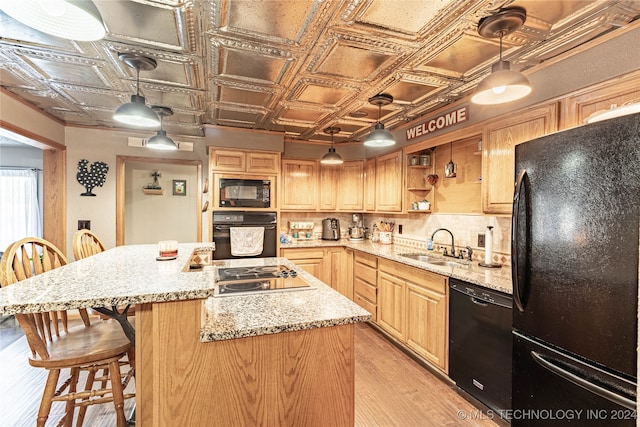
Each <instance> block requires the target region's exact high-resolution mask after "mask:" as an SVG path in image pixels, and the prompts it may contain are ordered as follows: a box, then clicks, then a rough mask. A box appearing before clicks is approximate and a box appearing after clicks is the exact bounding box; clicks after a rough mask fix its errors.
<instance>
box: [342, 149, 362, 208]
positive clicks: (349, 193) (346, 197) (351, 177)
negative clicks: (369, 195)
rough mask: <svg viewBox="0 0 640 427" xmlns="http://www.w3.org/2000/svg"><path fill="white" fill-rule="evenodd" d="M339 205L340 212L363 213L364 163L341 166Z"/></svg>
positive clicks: (358, 162)
mask: <svg viewBox="0 0 640 427" xmlns="http://www.w3.org/2000/svg"><path fill="white" fill-rule="evenodd" d="M337 189H338V191H337V196H338V197H337V199H338V200H337V205H338V210H339V211H361V210H362V209H363V206H364V163H363V162H362V160H358V161H353V162H344V163H343V164H342V165H340V166H339V174H338V187H337Z"/></svg>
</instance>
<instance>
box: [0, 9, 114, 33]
mask: <svg viewBox="0 0 640 427" xmlns="http://www.w3.org/2000/svg"><path fill="white" fill-rule="evenodd" d="M0 9H2V11H3V12H4V13H6V14H7V15H9V16H10V17H12V18H13V19H15V20H16V21H20V22H22V23H23V24H25V25H27V26H29V27H31V28H34V29H36V30H38V31H42V32H43V33H46V34H50V35H52V36H56V37H61V38H63V39H70V40H78V41H93V40H100V39H101V38H103V37H104V35H105V34H106V30H105V28H104V22H103V21H102V16H100V12H99V11H98V9H97V8H96V6H95V5H94V4H93V2H91V1H89V0H0Z"/></svg>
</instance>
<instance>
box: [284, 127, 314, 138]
mask: <svg viewBox="0 0 640 427" xmlns="http://www.w3.org/2000/svg"><path fill="white" fill-rule="evenodd" d="M308 130H309V128H308V127H307V126H296V125H286V126H285V127H284V132H285V134H286V135H287V136H291V137H298V136H300V135H302V134H303V133H305V132H306V131H308Z"/></svg>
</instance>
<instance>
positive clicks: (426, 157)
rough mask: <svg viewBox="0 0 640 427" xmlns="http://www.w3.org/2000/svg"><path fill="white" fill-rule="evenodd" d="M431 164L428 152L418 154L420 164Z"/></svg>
mask: <svg viewBox="0 0 640 427" xmlns="http://www.w3.org/2000/svg"><path fill="white" fill-rule="evenodd" d="M430 164H431V156H430V155H428V154H423V155H421V156H420V165H422V166H429V165H430Z"/></svg>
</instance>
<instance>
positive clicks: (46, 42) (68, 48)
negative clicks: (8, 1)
mask: <svg viewBox="0 0 640 427" xmlns="http://www.w3.org/2000/svg"><path fill="white" fill-rule="evenodd" d="M0 38H3V39H6V40H15V41H18V45H19V46H30V47H36V46H37V47H43V48H47V49H55V50H58V51H65V52H75V51H77V48H76V47H77V45H76V44H75V42H72V41H71V40H67V39H63V38H60V37H51V36H49V35H47V34H45V33H42V32H40V31H37V30H34V29H33V28H31V27H28V26H26V25H24V24H22V23H20V22H18V21H16V20H14V19H13V18H11V17H9V16H8V15H7V14H5V13H4V12H2V11H1V10H0Z"/></svg>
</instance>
